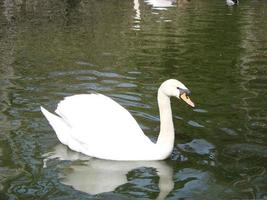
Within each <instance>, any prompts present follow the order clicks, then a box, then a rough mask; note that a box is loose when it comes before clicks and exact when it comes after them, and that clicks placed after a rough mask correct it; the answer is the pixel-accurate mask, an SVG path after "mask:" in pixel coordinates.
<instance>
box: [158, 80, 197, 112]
mask: <svg viewBox="0 0 267 200" xmlns="http://www.w3.org/2000/svg"><path fill="white" fill-rule="evenodd" d="M159 90H160V91H161V92H163V94H165V95H166V96H168V97H177V98H178V99H182V100H184V101H185V102H186V103H187V104H188V105H190V106H192V107H195V104H194V103H193V102H192V101H191V99H190V98H189V95H190V90H189V89H188V88H187V87H186V86H185V85H184V84H183V83H181V82H180V81H178V80H175V79H169V80H167V81H165V82H163V83H162V84H161V86H160V88H159Z"/></svg>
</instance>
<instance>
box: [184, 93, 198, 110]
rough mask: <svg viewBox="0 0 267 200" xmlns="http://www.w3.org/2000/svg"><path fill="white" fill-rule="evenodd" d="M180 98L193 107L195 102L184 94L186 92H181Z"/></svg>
mask: <svg viewBox="0 0 267 200" xmlns="http://www.w3.org/2000/svg"><path fill="white" fill-rule="evenodd" d="M180 97H181V99H183V100H184V101H185V103H187V104H188V105H189V106H191V107H193V108H194V107H195V104H194V103H193V102H192V101H191V99H190V98H189V97H188V96H187V95H186V93H183V94H182V95H181V96H180Z"/></svg>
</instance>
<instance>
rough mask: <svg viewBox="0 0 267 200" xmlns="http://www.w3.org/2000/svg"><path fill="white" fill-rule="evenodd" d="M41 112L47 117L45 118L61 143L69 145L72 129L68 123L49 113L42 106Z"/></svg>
mask: <svg viewBox="0 0 267 200" xmlns="http://www.w3.org/2000/svg"><path fill="white" fill-rule="evenodd" d="M41 111H42V113H43V115H44V116H45V118H46V119H47V120H48V122H49V124H50V125H51V126H52V127H53V129H54V131H55V132H56V134H57V137H58V139H59V141H60V142H61V143H62V144H65V145H68V138H69V132H70V127H69V126H68V125H67V123H66V122H65V121H64V120H63V119H62V118H60V117H59V116H57V115H54V114H52V113H50V112H48V111H47V110H46V109H45V108H43V107H42V106H41Z"/></svg>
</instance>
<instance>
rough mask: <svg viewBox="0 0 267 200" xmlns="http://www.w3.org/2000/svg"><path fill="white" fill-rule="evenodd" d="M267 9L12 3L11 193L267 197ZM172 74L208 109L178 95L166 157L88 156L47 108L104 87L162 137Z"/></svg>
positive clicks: (210, 2)
mask: <svg viewBox="0 0 267 200" xmlns="http://www.w3.org/2000/svg"><path fill="white" fill-rule="evenodd" d="M266 10H267V3H266V2H265V1H257V0H255V1H248V0H244V1H242V2H241V3H240V5H239V6H233V7H229V6H227V5H226V3H225V1H219V0H206V1H195V0H191V1H186V0H177V1H175V0H172V1H168V0H158V1H156V0H132V1H130V0H129V1H122V0H121V1H119V0H109V1H98V0H87V1H84V0H65V1H51V0H49V1H43V0H40V1H37V0H32V1H27V0H24V1H15V0H3V1H1V2H0V27H1V28H0V58H1V59H0V71H1V73H0V109H1V110H0V199H27V200H29V199H156V198H158V199H163V198H165V197H166V199H183V198H184V199H267V189H266V188H267V187H266V186H267V173H266V170H267V166H266V163H267V135H266V134H267V131H266V129H267V114H266V113H267V90H266V88H267V78H266V77H267V76H266V74H267V71H266V69H267V68H266V67H267V28H266V25H265V24H266V22H265V21H266V20H265V19H266V18H267V14H266ZM169 78H176V79H179V80H180V81H182V82H183V83H185V84H186V85H187V86H188V88H190V90H191V91H192V99H193V100H194V102H195V103H196V105H197V108H196V109H191V108H189V107H188V106H186V105H185V104H184V103H182V102H179V101H177V100H176V99H173V100H172V108H173V115H174V116H173V117H174V125H175V131H176V140H175V146H174V150H173V153H172V155H171V157H170V158H169V159H167V160H166V161H163V162H153V163H150V162H148V163H147V162H134V163H120V162H108V161H107V162H105V161H101V160H98V159H92V158H91V159H89V158H88V157H84V156H83V155H80V154H76V153H74V152H72V151H70V150H68V149H67V148H65V147H64V146H62V145H59V142H58V140H57V138H56V136H55V134H54V132H53V130H52V129H51V127H50V126H49V125H48V122H47V121H46V120H45V118H44V117H43V116H42V115H41V113H40V108H39V107H40V105H43V106H44V107H46V108H47V109H49V110H51V111H52V110H53V109H55V107H56V104H57V102H58V101H59V100H61V99H62V98H63V97H64V96H67V95H72V94H77V93H90V92H100V93H102V94H105V95H108V96H110V97H112V98H113V99H115V100H116V101H118V102H119V103H120V104H122V105H123V106H124V107H126V108H127V109H128V110H129V111H130V112H131V113H132V114H133V116H134V117H135V118H136V120H137V121H138V123H139V124H140V126H141V127H142V129H143V130H144V131H145V133H146V134H147V135H148V136H149V137H150V138H151V139H152V140H153V141H155V140H156V138H157V134H158V132H159V116H158V108H157V102H156V94H157V88H158V86H159V85H160V83H161V82H162V81H164V80H166V79H169ZM103 148H104V147H103ZM108 181H110V182H108Z"/></svg>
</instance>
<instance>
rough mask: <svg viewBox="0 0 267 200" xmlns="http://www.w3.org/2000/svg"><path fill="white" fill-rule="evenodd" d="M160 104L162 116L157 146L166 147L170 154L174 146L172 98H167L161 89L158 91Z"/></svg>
mask: <svg viewBox="0 0 267 200" xmlns="http://www.w3.org/2000/svg"><path fill="white" fill-rule="evenodd" d="M158 104H159V115H160V133H159V136H158V140H157V143H156V144H157V145H159V146H162V147H165V148H164V149H165V151H170V152H169V154H170V153H171V151H172V149H173V144H174V127H173V120H172V110H171V102H170V97H168V96H166V95H165V94H164V93H163V92H162V91H161V88H159V90H158ZM166 153H167V152H166Z"/></svg>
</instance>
